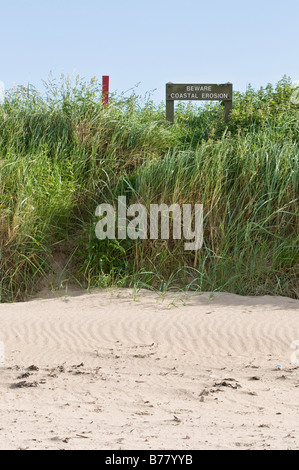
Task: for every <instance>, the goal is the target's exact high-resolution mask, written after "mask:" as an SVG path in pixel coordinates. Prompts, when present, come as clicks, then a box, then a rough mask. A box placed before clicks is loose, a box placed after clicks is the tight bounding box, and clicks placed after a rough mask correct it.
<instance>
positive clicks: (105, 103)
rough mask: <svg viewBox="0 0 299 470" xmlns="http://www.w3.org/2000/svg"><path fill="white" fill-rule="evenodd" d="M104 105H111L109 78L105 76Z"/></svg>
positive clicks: (103, 86)
mask: <svg viewBox="0 0 299 470" xmlns="http://www.w3.org/2000/svg"><path fill="white" fill-rule="evenodd" d="M102 103H103V106H107V105H108V104H109V76H108V75H103V79H102Z"/></svg>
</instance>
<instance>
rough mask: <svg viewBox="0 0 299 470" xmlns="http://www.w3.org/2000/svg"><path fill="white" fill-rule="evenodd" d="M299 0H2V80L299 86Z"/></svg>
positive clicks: (159, 88) (160, 86)
mask: <svg viewBox="0 0 299 470" xmlns="http://www.w3.org/2000/svg"><path fill="white" fill-rule="evenodd" d="M298 18H299V2H298V0H284V1H277V0H271V1H270V0H259V1H257V0H251V1H247V2H244V1H242V2H241V1H240V0H238V1H237V0H225V1H224V0H223V1H220V0H210V1H201V0H197V1H196V0H180V1H178V0H172V1H169V0H159V1H158V0H152V1H141V0H127V1H121V0H105V1H102V0H84V1H82V0H59V1H58V0H51V1H49V0H42V1H41V0H10V1H9V2H7V1H5V2H4V1H2V0H0V21H1V23H0V24H1V26H0V41H1V42H0V44H1V49H0V51H1V60H0V80H1V81H3V82H4V83H5V85H6V88H10V87H11V86H12V85H13V84H17V85H19V84H23V85H27V84H28V83H29V82H30V83H32V84H33V85H35V86H36V87H37V88H39V89H41V90H42V80H43V79H47V77H48V75H49V72H50V71H52V72H53V74H54V76H55V77H57V78H58V77H59V76H60V74H61V73H62V72H64V73H66V74H67V73H69V74H71V75H76V74H79V75H80V76H81V77H82V78H86V79H90V78H91V77H93V76H97V77H99V78H100V79H101V77H102V75H109V76H110V88H111V91H117V92H119V93H121V92H123V91H126V90H128V89H130V88H132V87H134V85H135V84H137V83H139V82H140V85H139V87H138V89H137V91H138V93H140V94H144V93H145V92H147V91H150V90H153V89H156V91H155V92H154V94H153V98H154V99H155V101H157V102H160V101H162V100H164V94H165V91H164V90H165V83H167V82H168V81H172V82H174V83H223V82H227V81H230V82H232V83H233V84H234V88H235V89H238V90H241V91H244V90H245V89H246V87H247V86H248V84H249V83H251V84H252V85H253V86H254V87H255V88H258V87H260V86H264V85H266V84H267V83H269V82H271V83H276V82H277V81H278V80H280V79H281V78H282V76H283V75H285V74H286V75H288V76H290V77H291V78H292V79H293V80H299V61H298V46H299V39H298Z"/></svg>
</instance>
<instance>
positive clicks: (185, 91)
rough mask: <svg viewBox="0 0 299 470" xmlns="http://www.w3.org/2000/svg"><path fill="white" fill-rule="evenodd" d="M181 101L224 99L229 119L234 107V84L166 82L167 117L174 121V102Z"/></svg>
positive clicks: (225, 113) (226, 115)
mask: <svg viewBox="0 0 299 470" xmlns="http://www.w3.org/2000/svg"><path fill="white" fill-rule="evenodd" d="M176 100H181V101H222V102H223V103H224V117H225V120H226V121H228V119H229V115H230V112H231V110H232V108H233V85H232V84H231V83H225V84H223V85H212V84H186V83H185V84H175V83H167V84H166V119H167V120H168V121H170V122H171V123H173V122H174V102H175V101H176Z"/></svg>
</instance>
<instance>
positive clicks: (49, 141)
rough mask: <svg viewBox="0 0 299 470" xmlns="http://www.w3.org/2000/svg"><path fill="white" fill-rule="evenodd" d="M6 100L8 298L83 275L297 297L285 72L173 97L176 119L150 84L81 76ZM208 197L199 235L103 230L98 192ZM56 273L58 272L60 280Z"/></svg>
mask: <svg viewBox="0 0 299 470" xmlns="http://www.w3.org/2000/svg"><path fill="white" fill-rule="evenodd" d="M46 85H47V91H46V94H45V96H43V97H42V96H40V95H39V94H38V93H37V92H36V91H35V90H34V89H32V88H26V89H25V88H18V89H16V90H12V91H11V92H10V93H9V94H8V95H7V96H6V101H5V103H4V104H2V105H0V301H1V302H7V301H18V300H23V299H26V298H28V297H29V296H31V295H33V294H34V293H35V292H36V291H37V290H38V289H39V288H40V286H42V285H44V284H45V282H46V283H47V282H48V283H49V282H50V280H51V279H54V278H55V276H54V277H53V275H54V273H53V270H55V268H53V266H55V265H54V264H53V259H55V258H57V257H59V256H60V257H61V259H63V260H64V266H62V271H61V273H60V277H59V282H57V278H56V280H55V282H56V284H55V282H54V283H53V284H52V286H53V288H55V287H59V285H64V286H66V285H67V284H68V283H69V284H71V283H78V284H80V285H81V286H83V287H86V288H90V289H91V288H93V287H109V286H132V287H135V288H136V289H139V288H141V287H146V288H149V289H155V290H158V291H162V292H165V291H167V290H169V289H174V288H175V289H181V290H186V289H193V290H197V291H226V292H233V293H236V294H241V295H265V294H269V295H283V296H290V297H293V298H298V297H299V269H298V268H299V263H298V261H299V256H298V253H299V252H298V238H299V230H298V229H299V227H298V195H299V185H298V181H299V179H298V168H299V166H298V156H299V151H298V150H299V142H298V136H299V133H298V130H299V123H298V113H299V109H297V108H296V106H294V105H293V104H292V102H291V99H290V98H291V94H292V88H291V86H290V82H289V80H288V79H286V78H284V79H282V80H281V81H280V82H279V83H278V84H277V85H276V87H273V86H271V85H268V86H267V87H266V88H265V89H260V90H258V91H255V90H253V89H252V88H250V87H249V89H248V90H247V91H246V92H245V93H235V97H234V110H233V113H232V116H231V119H230V122H229V124H228V125H226V123H225V122H224V121H223V118H222V109H221V106H220V105H219V104H217V105H206V106H204V107H196V106H194V105H192V104H188V105H186V104H184V103H179V104H178V106H177V108H176V120H175V124H174V125H173V126H171V125H170V124H169V123H168V122H167V121H166V119H165V108H164V105H163V104H161V105H159V106H157V105H155V104H154V103H153V102H152V101H151V100H150V97H147V99H145V100H144V99H143V100H142V99H141V98H140V97H138V96H136V95H135V94H132V96H131V97H130V98H127V99H126V98H124V97H123V96H121V97H116V96H112V97H111V102H110V105H109V107H108V108H103V107H102V104H101V87H100V86H99V84H98V83H97V81H96V80H92V81H91V82H90V83H84V82H81V81H80V80H79V79H77V81H76V83H75V84H71V83H70V81H69V80H68V79H65V78H64V77H63V78H62V80H61V82H59V83H57V82H55V81H53V80H52V81H50V82H48V83H47V84H46ZM120 195H125V196H126V197H127V203H128V204H132V203H135V202H139V203H142V204H144V205H145V206H146V207H148V208H149V206H150V204H158V203H162V202H163V203H165V204H168V205H170V204H172V203H179V204H186V203H189V204H196V203H202V204H203V206H204V244H203V247H202V249H201V250H200V251H198V252H196V253H194V252H188V251H184V243H183V240H172V239H170V240H168V241H165V240H142V241H140V240H138V241H132V240H121V241H119V240H117V239H116V240H105V241H100V240H98V239H97V238H96V236H95V232H94V229H95V224H96V222H97V219H96V218H95V209H96V207H97V205H98V204H100V203H102V202H107V203H109V204H114V205H115V206H116V204H117V198H118V196H120ZM58 284H59V285H58Z"/></svg>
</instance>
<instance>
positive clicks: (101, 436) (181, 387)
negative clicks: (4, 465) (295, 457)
mask: <svg viewBox="0 0 299 470" xmlns="http://www.w3.org/2000/svg"><path fill="white" fill-rule="evenodd" d="M52 297H53V296H52ZM298 340H299V301H298V300H293V299H289V298H284V297H269V296H265V297H241V296H237V295H232V294H225V293H223V294H214V295H213V296H211V295H210V294H208V293H204V294H201V295H200V294H189V295H183V294H167V295H166V296H165V297H164V298H162V297H161V296H158V295H157V294H155V293H151V292H148V291H140V292H139V293H138V294H137V296H134V295H133V293H132V291H131V290H112V291H94V292H93V293H91V294H87V293H82V292H74V293H71V294H70V295H67V296H65V295H63V296H62V297H58V296H57V298H50V297H49V298H45V297H44V298H37V299H34V300H31V301H30V302H24V303H15V304H1V305H0V341H1V342H2V343H3V345H4V347H5V357H4V361H3V363H2V364H0V371H1V375H0V396H1V401H0V448H1V449H28V450H29V449H30V450H31V449H53V450H56V449H103V450H105V449H107V450H119V449H122V450H135V449H138V450H141V449H153V450H170V449H177V450H188V449H189V450H191V449H193V450H196V449H238V450H240V449H251V450H253V449H266V450H267V449H290V450H295V449H298V448H299V441H298V437H299V433H298V431H299V419H298V404H299V346H298V350H297V351H296V349H295V347H296V345H295V343H293V342H294V341H298ZM292 344H293V348H292V347H291V345H292Z"/></svg>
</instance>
